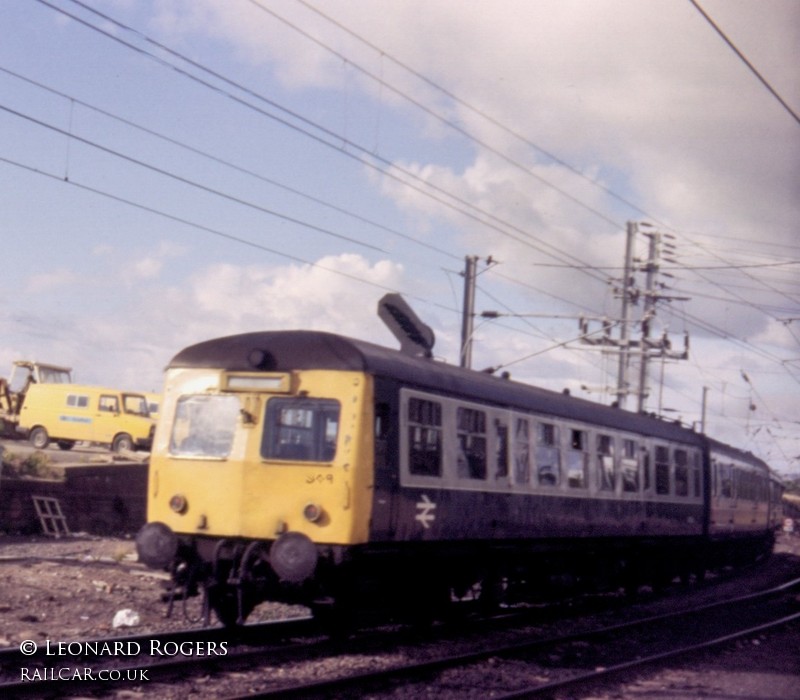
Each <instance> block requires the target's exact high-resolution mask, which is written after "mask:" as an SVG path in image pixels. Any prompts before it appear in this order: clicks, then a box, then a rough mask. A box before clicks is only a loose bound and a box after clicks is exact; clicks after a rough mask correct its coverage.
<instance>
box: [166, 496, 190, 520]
mask: <svg viewBox="0 0 800 700" xmlns="http://www.w3.org/2000/svg"><path fill="white" fill-rule="evenodd" d="M169 507H170V508H171V509H172V510H174V511H175V512H176V513H178V514H179V515H183V514H184V513H185V512H186V511H187V510H188V509H189V502H188V501H187V500H186V496H184V495H182V494H180V493H176V494H175V495H174V496H173V497H172V498H170V499H169Z"/></svg>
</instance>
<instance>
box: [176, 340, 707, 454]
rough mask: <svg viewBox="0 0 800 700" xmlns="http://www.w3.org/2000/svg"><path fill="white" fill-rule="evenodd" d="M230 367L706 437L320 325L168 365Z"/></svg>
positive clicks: (215, 345) (211, 346)
mask: <svg viewBox="0 0 800 700" xmlns="http://www.w3.org/2000/svg"><path fill="white" fill-rule="evenodd" d="M202 367H207V368H217V369H224V370H226V371H250V372H252V371H258V370H261V371H269V372H288V371H291V370H308V369H330V370H349V371H360V372H367V373H370V374H374V375H376V376H382V377H387V378H390V379H394V380H396V381H399V382H401V383H403V384H404V385H406V386H410V387H414V388H419V389H423V390H433V391H438V392H441V393H444V394H445V395H448V396H454V397H459V398H463V399H465V400H473V401H483V402H488V403H491V404H495V405H498V406H504V407H509V408H516V409H519V410H527V411H531V412H535V413H540V414H544V415H552V416H557V417H560V418H563V419H568V420H574V421H579V422H585V423H590V424H596V425H602V426H606V427H608V428H614V429H617V430H623V431H628V432H633V433H639V434H644V435H650V436H653V437H659V438H662V439H665V440H676V441H681V442H686V443H690V444H698V445H699V444H700V443H701V440H702V437H701V436H700V435H698V434H697V433H694V432H692V431H691V430H688V429H687V428H684V427H682V426H680V425H679V424H677V423H672V422H667V421H663V420H660V419H657V418H653V417H651V416H646V415H640V414H636V413H631V412H629V411H625V410H622V409H619V408H613V407H610V406H603V405H602V404H598V403H595V402H592V401H587V400H585V399H580V398H576V397H573V396H569V395H566V394H561V393H558V392H554V391H550V390H547V389H542V388H540V387H536V386H532V385H528V384H522V383H520V382H515V381H512V380H510V379H505V378H500V377H496V376H493V375H490V374H487V373H484V372H477V371H474V370H468V369H463V368H461V367H455V366H453V365H448V364H445V363H444V362H441V361H437V360H431V359H427V358H423V357H415V356H413V355H410V354H407V353H403V352H400V351H399V350H395V349H392V348H386V347H383V346H380V345H375V344H373V343H369V342H366V341H362V340H357V339H354V338H347V337H344V336H341V335H336V334H333V333H324V332H319V331H303V330H293V331H262V332H255V333H244V334H240V335H233V336H227V337H224V338H216V339H213V340H208V341H205V342H202V343H198V344H197V345H192V346H190V347H188V348H186V349H184V350H182V351H181V352H179V353H178V354H177V355H175V357H174V358H173V359H172V360H171V362H170V363H169V365H168V368H202Z"/></svg>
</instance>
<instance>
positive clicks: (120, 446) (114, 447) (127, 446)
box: [111, 433, 133, 452]
mask: <svg viewBox="0 0 800 700" xmlns="http://www.w3.org/2000/svg"><path fill="white" fill-rule="evenodd" d="M122 450H133V438H132V437H131V436H130V435H128V433H120V434H119V435H117V436H116V437H115V438H114V442H112V443H111V451H112V452H121V451H122Z"/></svg>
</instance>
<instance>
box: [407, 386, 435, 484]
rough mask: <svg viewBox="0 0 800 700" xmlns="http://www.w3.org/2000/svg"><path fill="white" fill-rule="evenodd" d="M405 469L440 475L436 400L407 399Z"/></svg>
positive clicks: (422, 474)
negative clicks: (406, 456)
mask: <svg viewBox="0 0 800 700" xmlns="http://www.w3.org/2000/svg"><path fill="white" fill-rule="evenodd" d="M408 470H409V472H410V473H411V474H417V475H420V476H441V475H442V405H441V404H440V403H438V402H436V401H427V400H425V399H417V398H414V397H411V398H409V400H408Z"/></svg>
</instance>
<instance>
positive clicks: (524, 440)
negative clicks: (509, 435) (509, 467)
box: [514, 418, 531, 484]
mask: <svg viewBox="0 0 800 700" xmlns="http://www.w3.org/2000/svg"><path fill="white" fill-rule="evenodd" d="M530 480H531V446H530V422H529V421H528V419H527V418H515V419H514V483H515V484H528V483H530Z"/></svg>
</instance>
